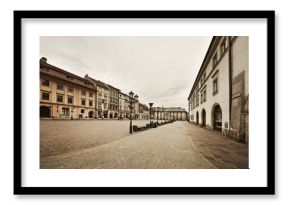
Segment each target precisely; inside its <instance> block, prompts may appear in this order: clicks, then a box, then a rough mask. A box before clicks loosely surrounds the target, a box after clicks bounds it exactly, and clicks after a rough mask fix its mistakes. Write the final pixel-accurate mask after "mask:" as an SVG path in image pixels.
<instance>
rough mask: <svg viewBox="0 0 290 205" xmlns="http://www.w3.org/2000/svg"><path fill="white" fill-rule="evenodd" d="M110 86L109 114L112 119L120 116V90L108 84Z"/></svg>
mask: <svg viewBox="0 0 290 205" xmlns="http://www.w3.org/2000/svg"><path fill="white" fill-rule="evenodd" d="M108 88H109V109H108V115H109V118H110V119H113V118H115V119H116V118H118V116H119V93H120V90H119V89H117V88H115V87H113V86H111V85H108Z"/></svg>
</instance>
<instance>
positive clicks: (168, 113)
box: [152, 107, 187, 120]
mask: <svg viewBox="0 0 290 205" xmlns="http://www.w3.org/2000/svg"><path fill="white" fill-rule="evenodd" d="M152 112H153V113H152V114H153V116H154V119H155V120H157V119H158V120H186V119H187V112H186V110H185V109H184V108H181V107H153V108H152Z"/></svg>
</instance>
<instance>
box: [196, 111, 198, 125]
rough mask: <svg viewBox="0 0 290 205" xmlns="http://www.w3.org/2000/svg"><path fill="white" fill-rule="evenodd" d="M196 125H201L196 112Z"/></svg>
mask: <svg viewBox="0 0 290 205" xmlns="http://www.w3.org/2000/svg"><path fill="white" fill-rule="evenodd" d="M196 124H197V125H198V124H199V116H198V112H196Z"/></svg>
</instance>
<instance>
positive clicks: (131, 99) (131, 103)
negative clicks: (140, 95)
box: [129, 91, 134, 134]
mask: <svg viewBox="0 0 290 205" xmlns="http://www.w3.org/2000/svg"><path fill="white" fill-rule="evenodd" d="M133 96H134V93H133V92H132V91H131V92H130V93H129V97H130V127H129V130H130V134H132V133H133V127H132V108H133Z"/></svg>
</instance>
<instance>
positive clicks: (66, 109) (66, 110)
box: [62, 107, 69, 116]
mask: <svg viewBox="0 0 290 205" xmlns="http://www.w3.org/2000/svg"><path fill="white" fill-rule="evenodd" d="M62 115H63V116H69V108H67V107H63V108H62Z"/></svg>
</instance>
